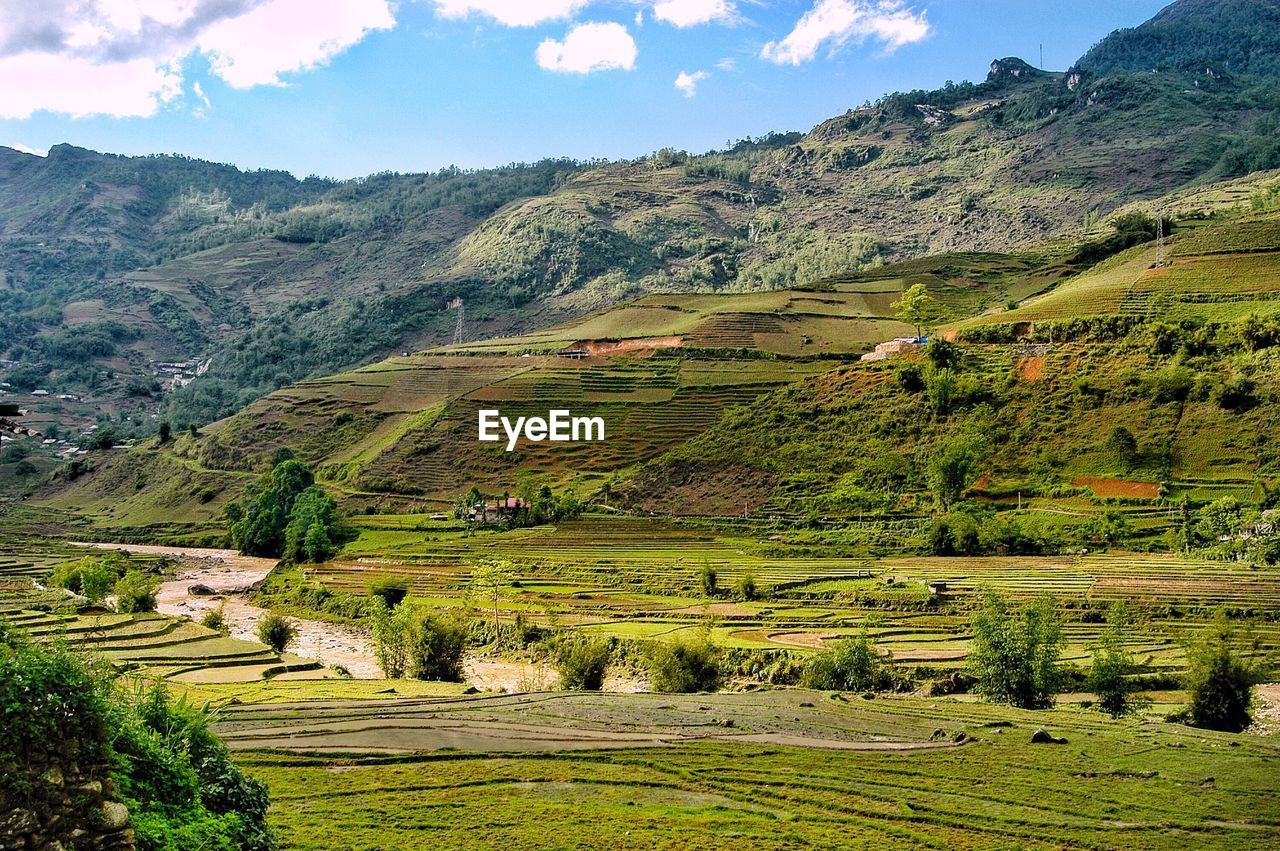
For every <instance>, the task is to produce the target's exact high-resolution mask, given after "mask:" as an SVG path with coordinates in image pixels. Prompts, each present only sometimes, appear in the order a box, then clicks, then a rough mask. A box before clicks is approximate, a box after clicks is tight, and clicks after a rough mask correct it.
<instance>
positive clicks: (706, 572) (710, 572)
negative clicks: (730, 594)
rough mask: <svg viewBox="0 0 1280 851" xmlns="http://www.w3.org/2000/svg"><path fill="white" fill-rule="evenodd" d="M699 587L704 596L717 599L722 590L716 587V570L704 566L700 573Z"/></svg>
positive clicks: (707, 565) (709, 566)
mask: <svg viewBox="0 0 1280 851" xmlns="http://www.w3.org/2000/svg"><path fill="white" fill-rule="evenodd" d="M698 585H699V586H700V587H701V588H702V596H704V597H715V596H716V595H717V594H718V593H719V591H720V589H719V588H717V587H716V569H715V568H714V567H712V566H711V565H709V564H704V565H703V566H702V570H701V571H700V572H699V573H698Z"/></svg>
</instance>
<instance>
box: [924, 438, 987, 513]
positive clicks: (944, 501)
mask: <svg viewBox="0 0 1280 851" xmlns="http://www.w3.org/2000/svg"><path fill="white" fill-rule="evenodd" d="M985 453H986V444H985V442H983V441H982V440H981V439H980V438H976V437H964V438H960V439H957V440H948V441H945V442H944V443H943V444H942V445H941V446H940V447H938V449H937V450H935V451H934V453H933V455H932V456H931V457H930V458H929V470H928V473H927V479H928V482H929V490H930V491H931V492H932V493H933V498H934V500H935V501H936V502H937V503H938V505H939V506H940V507H941V508H942V510H943V511H947V510H949V509H950V508H951V506H952V505H954V504H955V503H957V502H959V501H960V498H961V497H962V496H963V495H964V492H965V491H966V490H968V488H969V486H970V485H971V484H973V482H974V481H975V480H976V479H977V471H978V464H979V463H980V462H981V460H982V457H983V455H984V454H985Z"/></svg>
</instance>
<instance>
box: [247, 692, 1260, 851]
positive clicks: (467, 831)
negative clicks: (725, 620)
mask: <svg viewBox="0 0 1280 851" xmlns="http://www.w3.org/2000/svg"><path fill="white" fill-rule="evenodd" d="M617 697H619V698H622V697H623V696H617ZM661 701H662V699H661V698H658V699H656V700H655V699H648V700H646V701H645V704H646V705H649V706H652V705H653V704H655V703H658V702H661ZM771 701H772V705H774V706H776V707H777V709H779V710H782V711H783V712H787V710H784V709H782V708H783V707H784V706H786V705H788V704H789V705H790V706H791V707H792V708H791V709H790V713H792V714H796V715H803V714H804V713H806V712H809V713H812V712H818V713H824V714H825V713H827V712H828V711H830V712H831V713H834V714H833V716H832V717H839V718H843V719H845V720H844V721H843V722H842V724H844V725H848V726H852V727H853V728H856V729H858V730H860V731H863V734H864V735H876V734H880V735H889V736H894V737H902V736H920V737H921V738H928V737H929V736H930V735H931V731H932V730H934V729H937V730H940V731H941V735H942V736H943V737H946V738H951V737H952V736H954V735H955V734H956V733H957V732H964V733H966V734H967V735H969V736H972V737H975V738H976V741H974V742H971V743H969V744H965V745H963V746H961V747H959V748H953V749H946V750H937V751H915V752H900V753H893V752H889V753H883V752H882V753H876V752H864V751H839V750H825V749H812V748H799V747H785V746H777V745H774V746H766V747H761V746H758V745H745V744H732V743H722V742H721V743H702V744H684V745H680V746H676V747H666V748H654V749H640V750H635V749H625V750H600V751H590V752H566V753H554V754H544V753H524V754H521V753H489V754H485V753H479V754H453V753H449V752H436V753H432V754H423V755H416V756H414V755H408V756H400V757H396V758H392V759H387V758H377V757H374V758H364V759H362V758H359V757H358V756H357V757H353V756H351V755H342V756H339V757H325V756H319V755H313V756H307V755H294V754H283V753H273V752H266V751H257V752H244V753H242V754H241V755H240V760H241V762H242V764H244V765H245V767H246V768H248V770H249V771H250V772H251V773H252V774H254V775H255V776H257V777H259V778H261V779H263V780H265V781H266V782H267V783H268V784H269V786H270V788H271V790H272V802H273V803H272V810H271V820H272V823H273V825H274V826H275V827H276V829H277V830H278V831H279V833H280V837H281V840H282V845H283V847H286V848H317V849H318V848H328V847H332V841H333V837H334V836H342V837H343V843H344V847H350V848H369V849H373V848H389V847H408V846H413V845H418V844H421V843H423V842H429V843H430V844H431V845H432V846H433V847H439V848H464V847H465V848H541V847H547V845H548V844H552V845H556V846H557V847H613V848H814V847H836V846H839V847H885V844H886V843H890V844H892V845H893V846H894V847H902V848H916V847H920V848H974V849H977V848H984V849H985V848H997V847H999V848H1060V847H1064V846H1075V847H1099V848H1101V847H1125V848H1151V849H1158V848H1183V847H1195V848H1224V849H1225V848H1230V849H1244V848H1269V847H1273V846H1274V845H1275V843H1276V842H1277V840H1278V839H1280V805H1278V804H1277V801H1278V800H1280V795H1278V793H1280V785H1278V784H1280V771H1278V770H1277V766H1278V765H1280V744H1277V742H1276V741H1275V740H1274V739H1260V738H1255V737H1239V736H1228V735H1222V734H1215V733H1203V732H1201V731H1194V732H1193V731H1188V730H1187V729H1186V728H1179V727H1176V726H1173V725H1167V724H1159V723H1155V724H1152V723H1139V722H1135V721H1119V722H1113V721H1110V720H1107V719H1105V718H1104V717H1102V716H1100V715H1098V714H1097V713H1094V712H1090V711H1086V710H1081V709H1070V708H1066V709H1058V710H1053V711H1045V712H1034V713H1033V712H1020V711H1016V710H1010V709H1004V708H999V707H992V706H986V705H982V704H974V703H960V702H956V701H952V700H948V699H933V700H921V699H916V698H896V697H890V698H879V699H877V700H875V701H861V700H858V699H853V700H852V702H851V703H848V704H846V703H842V702H841V701H834V702H833V701H831V700H830V699H828V698H827V697H825V696H823V695H813V694H811V693H805V692H779V693H775V697H774V698H771ZM665 702H666V703H677V704H681V705H683V704H689V703H692V704H697V703H699V702H701V704H702V705H704V706H707V707H708V708H710V709H711V712H712V713H718V714H720V715H725V714H728V713H729V711H730V710H729V708H728V707H727V706H725V707H721V706H720V701H719V700H717V699H714V698H708V697H701V698H693V699H692V701H690V700H689V699H683V701H682V699H672V698H668V699H666V701H665ZM806 702H810V703H813V702H816V703H817V705H818V706H819V707H823V706H830V707H832V709H831V710H827V709H823V708H819V709H817V710H806V709H804V708H803V704H804V703H806ZM797 706H799V707H800V708H798V709H797V708H795V707H797ZM442 708H443V707H442ZM690 709H692V706H690ZM500 712H501V710H500ZM734 714H735V715H736V717H738V718H739V719H740V721H741V724H742V725H743V726H745V727H748V728H749V727H751V725H753V724H754V723H755V722H754V721H753V719H754V718H755V717H756V716H755V715H754V714H752V713H747V714H745V715H744V714H743V713H742V712H741V711H738V712H737V713H734ZM514 717H522V716H521V715H520V714H519V713H516V714H515V716H514ZM641 717H643V713H641ZM731 717H733V716H731ZM690 721H692V714H691V716H690ZM686 723H688V722H686ZM1001 725H1007V726H1001ZM1040 726H1044V727H1046V728H1048V729H1049V730H1051V731H1052V732H1053V733H1055V734H1056V735H1061V736H1064V737H1066V738H1067V739H1068V742H1069V743H1068V744H1067V745H1062V746H1055V745H1031V744H1030V743H1029V738H1030V734H1031V731H1032V730H1034V729H1036V728H1037V727H1040Z"/></svg>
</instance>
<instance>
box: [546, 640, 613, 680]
mask: <svg viewBox="0 0 1280 851" xmlns="http://www.w3.org/2000/svg"><path fill="white" fill-rule="evenodd" d="M612 656H613V645H612V644H611V642H610V641H609V639H607V638H590V637H588V636H584V635H572V636H568V637H566V638H565V639H563V640H562V641H560V642H559V643H558V644H557V645H556V652H555V666H556V671H557V672H558V673H559V674H560V687H561V688H564V689H568V690H569V691H599V690H600V688H601V686H603V685H604V677H605V674H606V673H607V672H608V669H609V660H610V659H611V658H612Z"/></svg>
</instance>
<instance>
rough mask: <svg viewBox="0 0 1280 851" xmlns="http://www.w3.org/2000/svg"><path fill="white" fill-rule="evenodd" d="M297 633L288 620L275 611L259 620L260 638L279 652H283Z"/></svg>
mask: <svg viewBox="0 0 1280 851" xmlns="http://www.w3.org/2000/svg"><path fill="white" fill-rule="evenodd" d="M297 634H298V633H297V631H296V630H295V629H294V628H293V627H292V626H291V625H290V624H289V622H288V621H287V620H285V619H284V618H282V617H280V616H279V615H277V614H276V613H274V612H271V613H269V614H268V615H267V616H266V617H265V618H263V619H262V620H261V621H259V622H258V640H259V641H261V642H262V643H263V644H265V645H267V646H268V647H270V648H271V649H272V650H274V651H276V652H277V653H283V652H284V650H285V648H286V647H288V646H289V645H290V644H291V643H292V642H293V639H294V637H295V636H296V635H297Z"/></svg>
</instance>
